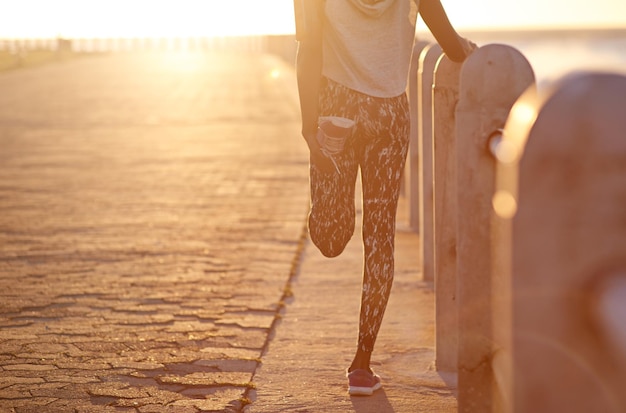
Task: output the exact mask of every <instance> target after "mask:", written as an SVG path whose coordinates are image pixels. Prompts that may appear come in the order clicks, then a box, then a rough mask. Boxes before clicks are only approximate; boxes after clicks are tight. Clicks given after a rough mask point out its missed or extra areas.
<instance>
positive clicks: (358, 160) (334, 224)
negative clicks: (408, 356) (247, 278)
mask: <svg viewBox="0 0 626 413" xmlns="http://www.w3.org/2000/svg"><path fill="white" fill-rule="evenodd" d="M294 5H295V13H296V37H297V40H298V42H299V47H298V57H297V75H298V89H299V94H300V109H301V113H302V136H303V137H304V139H305V141H306V143H307V144H308V147H309V150H310V183H311V210H310V213H309V234H310V237H311V240H312V241H313V243H314V244H315V245H316V246H317V247H318V248H319V249H320V251H321V252H322V253H323V254H324V255H325V256H328V257H334V256H337V255H339V254H340V253H341V252H342V251H343V249H344V248H345V246H346V244H347V243H348V241H349V240H350V238H351V236H352V234H353V232H354V225H355V222H354V221H355V205H354V196H355V182H356V176H357V172H358V170H359V168H360V170H361V181H362V193H363V246H364V260H365V262H364V273H363V291H362V297H361V312H360V320H359V335H358V343H357V349H356V354H355V356H354V359H353V362H352V364H351V365H350V367H349V368H348V370H347V376H348V381H349V387H348V390H349V393H350V394H351V395H371V394H372V393H373V392H374V391H375V390H377V389H379V388H380V387H381V382H380V377H379V376H378V375H376V374H375V373H374V372H373V371H372V370H371V368H370V358H371V354H372V351H373V349H374V344H375V341H376V337H377V335H378V330H379V328H380V325H381V322H382V318H383V314H384V312H385V308H386V306H387V301H388V299H389V293H390V291H391V286H392V283H393V275H394V268H393V266H394V257H393V253H394V238H395V217H396V210H397V204H398V195H399V189H400V178H401V176H402V168H403V166H404V163H405V159H406V154H407V150H408V144H409V119H410V116H409V107H408V100H407V96H406V93H405V90H406V83H407V77H408V72H409V65H410V60H411V55H412V51H413V44H414V39H415V22H416V19H417V14H418V10H419V13H420V14H421V16H422V19H423V20H424V22H425V23H426V25H427V26H428V27H429V29H430V30H431V32H432V33H433V35H434V36H435V38H436V39H437V41H438V42H439V44H440V45H441V47H442V48H443V50H444V52H445V53H446V54H447V56H448V57H449V58H450V59H452V60H453V61H456V62H461V61H463V60H464V59H465V58H466V57H467V56H468V55H469V53H471V52H472V50H473V49H474V48H475V45H474V44H473V43H471V42H469V41H468V40H466V39H464V38H462V37H460V36H459V35H458V34H457V33H456V31H455V30H454V29H453V27H452V26H451V25H450V22H449V21H448V18H447V16H446V13H445V11H444V9H443V7H442V5H441V3H440V1H439V0H421V1H420V0H295V1H294ZM320 119H324V120H327V119H335V120H339V122H335V123H336V125H335V126H333V124H332V123H330V124H329V123H327V122H324V124H322V123H320ZM341 122H344V123H343V124H342V123H341ZM320 126H321V129H320ZM327 126H330V128H328V127H327ZM337 126H338V127H337ZM341 126H347V127H348V128H347V129H344V130H343V132H347V133H344V135H346V136H345V141H343V140H339V149H337V148H332V149H336V151H334V152H336V153H332V154H331V148H329V147H328V146H327V143H326V142H325V141H324V137H325V136H326V135H328V134H336V133H338V132H341V131H342V129H341Z"/></svg>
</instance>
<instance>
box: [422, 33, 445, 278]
mask: <svg viewBox="0 0 626 413" xmlns="http://www.w3.org/2000/svg"><path fill="white" fill-rule="evenodd" d="M441 53H442V51H441V47H440V46H439V45H438V44H432V45H430V46H427V47H425V48H424V50H422V53H421V54H420V59H419V60H420V62H419V68H418V76H417V95H418V96H419V99H421V105H418V108H419V111H418V114H417V117H418V125H419V129H418V135H417V136H418V147H419V149H418V150H419V154H418V161H417V162H418V164H419V171H420V176H419V185H420V191H419V193H420V195H419V198H420V200H421V209H420V222H419V228H420V233H421V237H420V238H421V251H420V252H421V257H420V258H421V260H420V261H421V263H422V277H423V279H424V281H430V282H434V281H435V252H434V244H435V242H434V236H435V233H434V231H435V226H434V219H433V213H434V198H433V118H432V100H433V95H432V85H433V77H434V73H435V66H436V64H437V61H438V60H439V57H440V56H441Z"/></svg>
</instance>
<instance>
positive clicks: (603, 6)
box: [0, 0, 626, 38]
mask: <svg viewBox="0 0 626 413" xmlns="http://www.w3.org/2000/svg"><path fill="white" fill-rule="evenodd" d="M442 3H443V5H444V7H445V9H446V10H447V12H448V16H449V18H450V20H451V22H452V23H453V25H454V26H455V27H456V28H457V29H459V30H464V29H467V30H470V29H497V28H529V27H530V28H545V27H560V28H563V27H566V28H577V27H581V28H582V27H585V28H587V27H606V26H610V27H618V28H624V29H626V0H592V1H589V0H585V1H583V0H525V1H520V0H472V1H468V0H442ZM293 31H294V25H293V0H263V1H261V0H0V38H28V37H31V38H37V37H56V36H59V35H60V36H64V37H150V36H157V37H167V36H180V37H184V36H215V35H222V36H226V35H237V34H265V33H274V34H286V33H293Z"/></svg>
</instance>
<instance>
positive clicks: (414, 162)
mask: <svg viewBox="0 0 626 413" xmlns="http://www.w3.org/2000/svg"><path fill="white" fill-rule="evenodd" d="M428 45H429V43H428V42H426V41H418V42H415V46H414V47H413V58H412V59H411V68H410V72H409V106H410V108H411V139H410V145H409V154H408V156H407V159H406V165H405V168H404V193H405V195H406V198H407V204H408V217H409V227H410V228H411V229H412V230H413V231H420V226H419V223H420V193H419V191H420V185H419V177H420V172H419V166H420V163H419V155H420V152H421V149H420V146H419V128H421V127H422V125H421V123H419V115H418V112H419V111H420V110H421V109H422V102H421V94H419V93H418V76H419V65H420V59H419V56H420V54H421V53H422V51H423V50H424V49H425V48H426V47H427V46H428Z"/></svg>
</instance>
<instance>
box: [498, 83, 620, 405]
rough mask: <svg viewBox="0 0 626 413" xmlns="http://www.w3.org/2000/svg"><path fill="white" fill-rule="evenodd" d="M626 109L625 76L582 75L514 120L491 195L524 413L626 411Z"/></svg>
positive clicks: (529, 99)
mask: <svg viewBox="0 0 626 413" xmlns="http://www.w3.org/2000/svg"><path fill="white" fill-rule="evenodd" d="M625 107H626V77H625V76H622V75H617V74H609V73H578V74H572V75H570V76H568V77H566V78H564V79H562V81H561V82H560V83H559V84H557V85H556V86H555V87H554V88H553V90H552V91H551V92H550V93H549V94H546V95H545V96H542V97H537V96H536V94H533V93H530V92H529V93H528V94H527V95H524V97H523V98H522V99H520V101H519V102H518V103H517V104H516V105H515V107H514V108H513V110H512V112H511V118H510V119H509V121H508V122H507V126H506V129H505V136H504V140H503V141H502V143H501V144H500V145H499V150H498V159H499V160H500V162H499V164H498V183H497V185H498V187H497V188H498V191H497V193H496V195H495V196H494V201H493V202H494V208H495V210H496V212H497V213H498V215H499V216H500V217H501V219H502V220H503V221H504V222H506V223H508V224H507V225H508V240H509V243H508V245H504V244H505V243H503V248H509V247H510V252H509V253H506V252H505V253H504V254H503V257H504V258H503V259H502V261H503V262H504V263H503V265H501V268H504V269H508V270H509V271H508V273H506V274H505V275H507V276H508V277H510V279H509V282H510V285H511V292H512V316H511V320H510V324H509V326H512V338H511V347H509V348H508V349H507V350H508V351H509V352H510V353H511V354H512V357H511V359H512V366H513V368H512V374H511V377H510V383H509V385H510V387H511V388H512V389H513V401H512V411H514V412H515V413H526V412H533V413H548V412H568V413H578V412H581V413H583V412H585V413H586V412H608V413H613V412H615V413H617V412H624V411H626V391H624V388H625V387H624V383H626V333H625V332H626V325H625V323H626V225H625V222H626V220H625V219H626V213H625V211H626V139H625V137H626V134H625V131H626V110H625V109H624V108H625ZM535 119H536V120H535ZM533 120H534V122H533ZM524 123H526V124H528V123H530V124H531V125H532V127H531V126H526V127H524V126H523V124H524ZM520 125H522V126H520ZM509 130H511V133H510V134H509ZM509 135H510V136H509ZM504 233H506V231H504ZM507 260H508V262H506V261H507Z"/></svg>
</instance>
